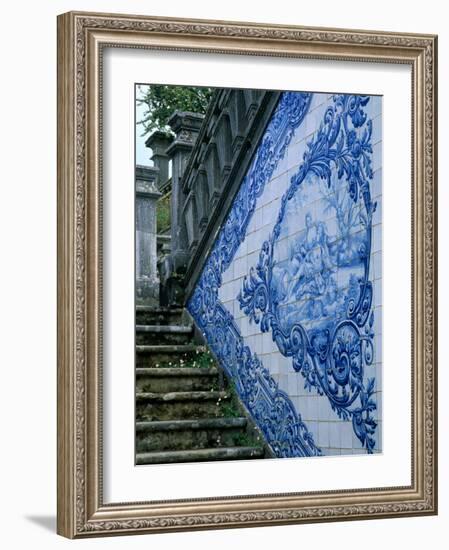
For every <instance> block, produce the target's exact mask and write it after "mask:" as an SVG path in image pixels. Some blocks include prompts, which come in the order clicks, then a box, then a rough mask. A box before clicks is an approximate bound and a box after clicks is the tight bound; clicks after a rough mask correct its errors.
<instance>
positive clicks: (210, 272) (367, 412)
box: [58, 12, 437, 538]
mask: <svg viewBox="0 0 449 550" xmlns="http://www.w3.org/2000/svg"><path fill="white" fill-rule="evenodd" d="M436 63H437V37H436V36H433V35H422V34H413V35H411V34H403V33H386V32H377V31H359V30H358V31H353V30H338V29H322V28H304V27H295V26H274V25H261V24H254V23H236V22H222V21H220V22H217V21H205V20H204V21H202V20H186V19H182V20H181V19H180V20H177V19H170V18H156V17H143V16H128V15H109V14H95V13H75V12H71V13H67V14H64V15H61V16H59V18H58V343H59V348H58V532H59V533H60V534H61V535H64V536H66V537H70V538H81V537H87V536H100V535H111V534H117V535H118V534H132V533H151V532H161V531H176V530H179V531H180V530H190V529H205V528H226V527H246V526H248V527H249V526H258V525H259V526H260V525H275V524H286V523H303V522H317V521H336V520H349V519H370V518H384V517H401V516H413V515H416V516H419V515H428V514H436V513H437V433H436V422H437V407H436V404H437V401H436V400H437V392H436V387H437V379H436V368H437V341H436V335H437V302H436V296H437V269H436V262H437V219H436V212H437V210H436V200H437V193H436V183H437V181H436V166H437V164H436V154H437V141H436V136H437V126H436V122H437V111H436V107H437V98H436V91H437V80H436V79H437V65H436Z"/></svg>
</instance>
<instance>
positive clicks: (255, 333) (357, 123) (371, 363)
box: [188, 93, 382, 456]
mask: <svg viewBox="0 0 449 550" xmlns="http://www.w3.org/2000/svg"><path fill="white" fill-rule="evenodd" d="M381 105H382V102H381V98H379V97H369V96H338V95H327V94H302V93H284V94H283V95H282V96H281V99H280V101H279V104H278V106H277V108H276V111H275V112H274V114H273V116H272V118H271V120H270V123H269V124H268V127H267V129H266V131H265V134H264V135H263V137H262V139H261V140H260V141H259V144H258V149H257V151H256V155H255V158H254V160H253V162H252V164H251V165H250V166H249V168H248V170H247V172H246V175H245V177H244V178H243V181H242V184H241V187H240V190H239V192H238V193H237V195H236V197H235V199H234V202H233V204H232V207H231V209H230V211H229V212H228V214H227V217H226V218H225V220H224V221H223V223H222V228H221V230H220V232H219V233H218V236H217V238H216V240H215V242H214V245H213V247H212V250H211V253H210V255H209V257H208V259H207V261H206V264H205V266H204V268H203V271H202V273H201V275H200V278H199V281H198V283H197V284H196V286H195V288H194V291H193V293H192V295H191V297H190V299H189V302H188V308H189V310H190V312H191V313H192V315H193V317H194V319H195V321H196V323H197V324H198V326H199V327H200V328H201V330H202V331H203V333H204V335H205V337H206V339H207V341H208V343H209V345H210V346H211V348H212V349H213V351H214V353H215V354H216V356H217V357H218V359H219V361H220V363H221V364H222V366H223V368H225V370H226V371H227V372H228V374H229V376H230V377H231V378H232V379H233V380H234V382H235V384H236V388H237V390H238V391H239V394H240V396H241V399H242V401H243V403H245V405H246V407H247V408H248V410H249V412H250V414H251V415H252V416H253V418H254V419H255V421H256V423H257V424H258V425H259V427H260V428H261V430H262V431H263V433H264V435H265V437H266V438H267V441H268V442H269V443H270V445H271V446H272V448H273V450H274V452H275V454H276V455H277V456H310V455H318V454H325V455H328V454H353V453H366V452H369V453H371V452H380V451H381V449H382V444H381V442H382V413H381V411H382V408H381V405H382V261H381V254H382V238H381V237H382V217H381V213H382V208H381V206H382V185H381V181H382V180H381V170H382V153H381V148H382V140H381V135H382V130H381V129H382V123H381Z"/></svg>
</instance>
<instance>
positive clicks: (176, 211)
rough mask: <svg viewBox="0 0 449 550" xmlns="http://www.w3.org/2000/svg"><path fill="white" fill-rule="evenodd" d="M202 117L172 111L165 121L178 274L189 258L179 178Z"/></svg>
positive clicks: (183, 198)
mask: <svg viewBox="0 0 449 550" xmlns="http://www.w3.org/2000/svg"><path fill="white" fill-rule="evenodd" d="M203 119H204V116H203V115H201V114H198V113H190V112H182V111H176V112H175V113H173V115H172V116H171V117H170V119H169V121H168V124H169V126H170V128H171V129H172V130H173V132H174V133H175V139H174V140H173V143H172V144H171V145H170V146H169V147H168V149H167V151H166V152H167V154H168V155H169V157H170V158H171V159H172V196H171V249H172V262H173V269H174V272H175V273H176V274H178V275H179V274H183V273H184V272H185V269H186V266H187V261H188V259H189V250H188V242H187V234H186V223H185V219H184V204H185V198H186V197H185V194H184V192H183V190H182V186H181V180H182V176H183V174H184V170H185V169H186V166H187V163H188V160H189V157H190V153H191V152H192V149H193V147H194V145H195V142H196V139H197V137H198V133H199V130H200V127H201V124H202V122H203Z"/></svg>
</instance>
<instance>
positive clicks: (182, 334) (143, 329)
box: [136, 325, 193, 344]
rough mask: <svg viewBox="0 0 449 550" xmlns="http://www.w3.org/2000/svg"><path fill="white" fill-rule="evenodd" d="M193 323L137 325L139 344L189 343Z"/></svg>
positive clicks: (137, 341) (137, 340)
mask: <svg viewBox="0 0 449 550" xmlns="http://www.w3.org/2000/svg"><path fill="white" fill-rule="evenodd" d="M192 335H193V326H192V325H190V326H189V325H137V326H136V343H137V344H189V343H190V342H191V339H192Z"/></svg>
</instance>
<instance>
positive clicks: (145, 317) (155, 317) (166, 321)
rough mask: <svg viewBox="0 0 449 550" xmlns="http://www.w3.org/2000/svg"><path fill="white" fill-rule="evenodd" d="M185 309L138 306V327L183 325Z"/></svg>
mask: <svg viewBox="0 0 449 550" xmlns="http://www.w3.org/2000/svg"><path fill="white" fill-rule="evenodd" d="M183 312H184V310H183V308H164V307H159V308H154V307H151V306H136V325H182V324H184V323H183V317H184V316H185V314H184V315H183Z"/></svg>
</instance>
